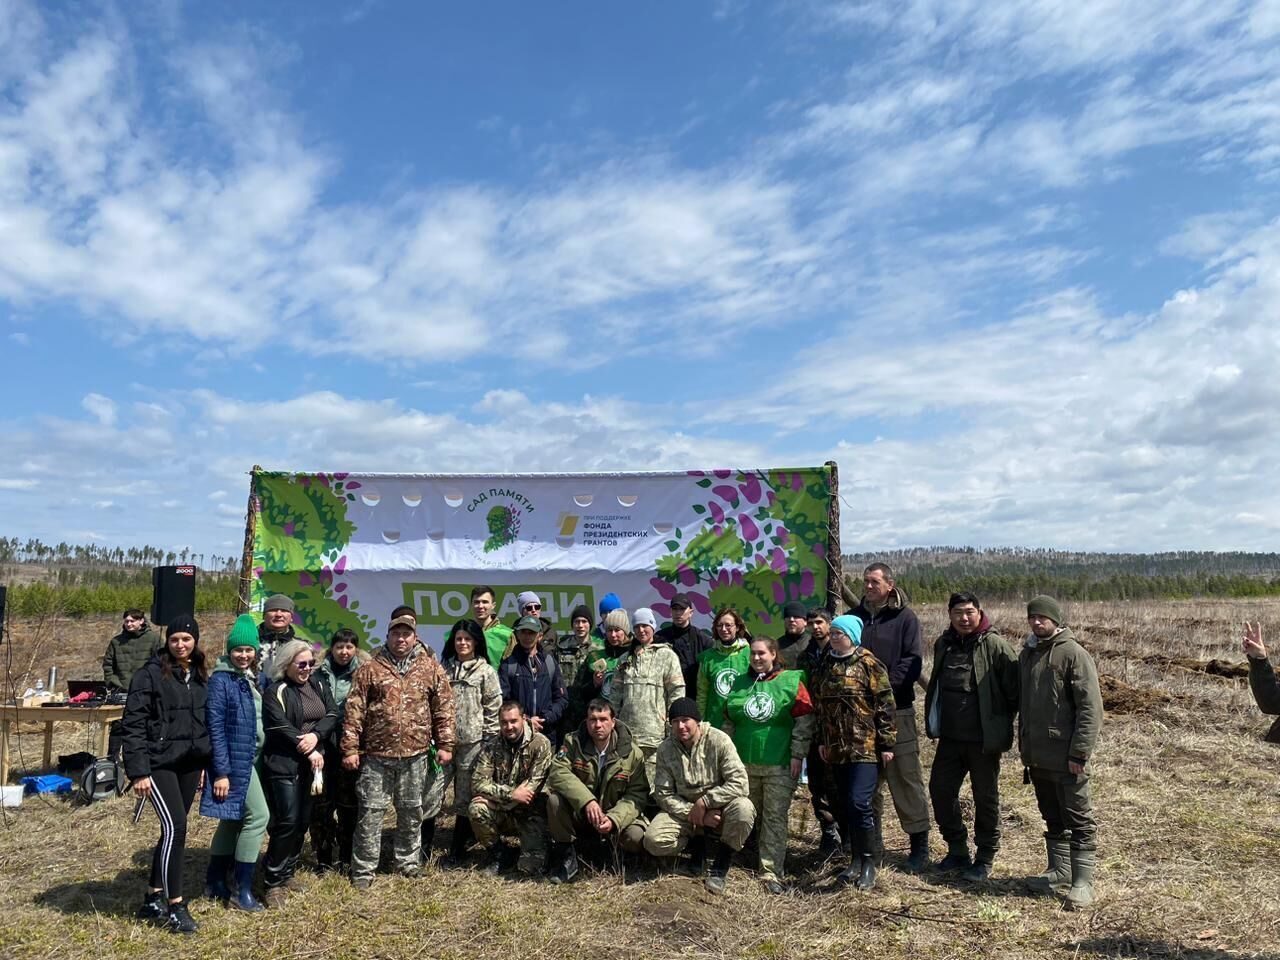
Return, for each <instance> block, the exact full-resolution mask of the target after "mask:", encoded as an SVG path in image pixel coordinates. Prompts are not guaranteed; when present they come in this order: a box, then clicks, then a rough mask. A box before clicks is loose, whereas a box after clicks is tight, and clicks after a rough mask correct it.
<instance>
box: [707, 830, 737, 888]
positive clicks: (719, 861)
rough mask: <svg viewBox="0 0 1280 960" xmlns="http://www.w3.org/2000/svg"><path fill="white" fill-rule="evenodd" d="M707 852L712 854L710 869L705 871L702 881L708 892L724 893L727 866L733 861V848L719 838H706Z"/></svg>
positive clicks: (727, 875)
mask: <svg viewBox="0 0 1280 960" xmlns="http://www.w3.org/2000/svg"><path fill="white" fill-rule="evenodd" d="M707 852H708V853H710V854H711V855H712V859H711V869H710V870H708V871H707V879H706V880H705V881H704V883H705V885H706V888H707V890H708V892H710V893H724V891H725V887H726V885H727V880H728V877H729V866H730V864H732V863H733V854H734V851H733V848H732V847H730V846H729V845H728V844H726V843H723V842H722V841H720V840H713V839H711V838H710V837H708V838H707Z"/></svg>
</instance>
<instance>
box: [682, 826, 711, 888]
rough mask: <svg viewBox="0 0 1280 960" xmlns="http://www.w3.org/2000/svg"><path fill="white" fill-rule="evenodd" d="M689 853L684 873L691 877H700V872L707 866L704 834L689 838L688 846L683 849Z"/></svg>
mask: <svg viewBox="0 0 1280 960" xmlns="http://www.w3.org/2000/svg"><path fill="white" fill-rule="evenodd" d="M685 849H686V850H687V851H688V852H689V862H688V863H687V864H686V865H685V871H686V872H687V873H688V874H689V876H691V877H700V876H702V871H703V870H704V869H706V866H707V838H706V835H705V834H701V833H699V834H697V835H696V836H692V837H690V838H689V845H688V846H687V847H685Z"/></svg>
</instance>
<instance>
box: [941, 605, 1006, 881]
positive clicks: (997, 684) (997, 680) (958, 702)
mask: <svg viewBox="0 0 1280 960" xmlns="http://www.w3.org/2000/svg"><path fill="white" fill-rule="evenodd" d="M947 613H948V615H949V616H950V618H951V626H950V627H948V628H947V630H946V631H945V632H944V633H943V634H942V636H940V637H938V639H937V640H936V641H935V642H934V645H933V672H932V673H931V674H930V675H929V687H928V690H927V691H926V692H925V695H924V717H925V731H926V732H927V733H928V734H929V737H930V738H931V739H934V740H937V741H938V750H937V752H936V753H935V754H934V757H933V769H932V770H931V771H930V773H929V796H930V798H931V799H932V800H933V816H934V819H935V820H937V822H938V829H939V830H940V831H941V832H942V839H943V840H945V841H946V842H947V855H946V856H945V857H944V858H943V859H942V862H941V863H940V864H938V867H939V869H942V870H963V871H964V878H965V879H966V880H968V881H970V882H972V883H980V882H982V881H983V880H986V879H987V878H988V877H989V876H991V864H992V863H994V862H995V858H996V851H997V850H998V849H999V847H1000V755H1001V754H1003V753H1004V752H1005V751H1006V750H1008V749H1009V748H1010V747H1012V746H1013V718H1014V715H1015V714H1016V713H1017V712H1018V655H1017V654H1016V653H1014V652H1013V647H1011V646H1010V645H1009V644H1008V643H1007V642H1006V641H1005V640H1004V638H1003V637H1001V636H1000V635H999V634H998V633H996V632H995V631H994V630H993V629H992V628H991V621H990V620H988V619H987V615H986V614H985V613H984V612H983V611H982V604H981V603H979V602H978V598H977V597H975V596H974V595H973V594H971V593H953V594H952V595H951V599H950V600H949V601H948V603H947ZM966 774H967V775H968V777H969V787H970V789H971V790H972V791H973V837H974V840H975V842H976V843H977V847H978V852H977V856H976V857H975V858H974V859H973V860H972V861H970V859H969V835H968V832H967V831H966V830H965V825H964V818H963V817H962V816H961V813H960V786H961V784H963V783H964V778H965V775H966Z"/></svg>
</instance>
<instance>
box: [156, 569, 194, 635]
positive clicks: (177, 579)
mask: <svg viewBox="0 0 1280 960" xmlns="http://www.w3.org/2000/svg"><path fill="white" fill-rule="evenodd" d="M195 612H196V568H195V567H194V566H190V565H184V566H181V567H156V568H155V569H153V570H152V571H151V622H152V623H154V624H155V625H156V626H158V627H164V626H168V624H169V621H171V620H173V619H175V618H176V617H178V616H179V615H180V614H184V613H186V614H190V615H192V616H194V615H195Z"/></svg>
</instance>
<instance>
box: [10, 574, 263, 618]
mask: <svg viewBox="0 0 1280 960" xmlns="http://www.w3.org/2000/svg"><path fill="white" fill-rule="evenodd" d="M238 583H239V578H238V577H236V576H230V575H228V574H217V575H211V576H201V577H200V578H199V579H198V580H197V581H196V612H197V613H203V612H206V611H215V612H228V611H231V610H234V609H235V605H236V600H237V585H238ZM130 607H137V608H138V609H140V610H149V609H150V608H151V579H150V578H149V577H148V579H147V583H146V585H145V586H140V585H125V584H120V585H110V584H105V583H100V584H96V585H92V586H90V585H83V584H82V585H77V586H69V587H68V586H58V585H57V584H51V583H46V582H44V581H38V582H36V583H20V584H15V585H14V586H12V587H10V588H9V599H8V604H7V615H9V616H14V617H43V616H52V615H57V616H65V617H83V616H88V615H90V614H111V615H114V616H118V615H119V614H120V613H122V612H123V611H125V610H127V609H129V608H130Z"/></svg>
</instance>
